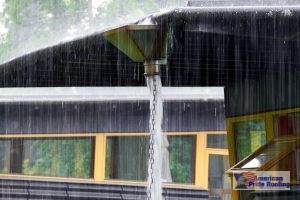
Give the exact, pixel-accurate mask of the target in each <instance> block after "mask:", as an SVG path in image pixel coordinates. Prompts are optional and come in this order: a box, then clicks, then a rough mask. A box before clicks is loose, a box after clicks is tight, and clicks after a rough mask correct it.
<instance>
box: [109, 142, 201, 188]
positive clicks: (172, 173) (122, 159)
mask: <svg viewBox="0 0 300 200" xmlns="http://www.w3.org/2000/svg"><path fill="white" fill-rule="evenodd" d="M148 142H149V139H148V137H146V136H120V137H108V138H107V141H106V167H105V178H106V179H123V180H140V181H145V180H147V167H148V148H149V144H148ZM195 144H196V136H168V137H166V136H163V144H162V179H163V180H162V181H163V182H175V183H193V182H194V166H195Z"/></svg>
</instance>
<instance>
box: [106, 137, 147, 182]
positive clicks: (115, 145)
mask: <svg viewBox="0 0 300 200" xmlns="http://www.w3.org/2000/svg"><path fill="white" fill-rule="evenodd" d="M148 146H149V145H148V137H147V136H123V137H107V141H106V162H105V163H106V167H105V178H106V179H123V180H140V181H145V180H146V179H147V165H148V159H147V158H148Z"/></svg>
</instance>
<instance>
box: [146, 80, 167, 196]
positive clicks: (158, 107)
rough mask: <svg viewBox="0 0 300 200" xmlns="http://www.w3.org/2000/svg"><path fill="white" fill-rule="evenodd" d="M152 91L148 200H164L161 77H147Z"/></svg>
mask: <svg viewBox="0 0 300 200" xmlns="http://www.w3.org/2000/svg"><path fill="white" fill-rule="evenodd" d="M146 81H147V86H148V88H149V90H150V98H151V99H150V120H149V129H150V147H149V160H148V181H147V200H162V187H161V180H162V179H161V169H162V153H161V152H162V131H161V125H162V115H163V105H162V98H161V87H162V85H161V80H160V76H159V75H151V76H146Z"/></svg>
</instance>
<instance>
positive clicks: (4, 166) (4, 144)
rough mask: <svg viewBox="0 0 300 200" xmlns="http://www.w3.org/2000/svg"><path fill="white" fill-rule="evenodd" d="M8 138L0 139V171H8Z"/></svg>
mask: <svg viewBox="0 0 300 200" xmlns="http://www.w3.org/2000/svg"><path fill="white" fill-rule="evenodd" d="M10 142H11V141H10V140H0V173H9V172H10Z"/></svg>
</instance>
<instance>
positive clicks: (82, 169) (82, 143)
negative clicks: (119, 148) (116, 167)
mask: <svg viewBox="0 0 300 200" xmlns="http://www.w3.org/2000/svg"><path fill="white" fill-rule="evenodd" d="M93 146H94V139H93V138H47V139H46V138H45V139H34V138H33V139H22V138H20V139H5V140H0V149H4V151H1V153H0V159H1V160H5V161H6V162H4V164H3V163H2V162H1V164H0V167H1V169H0V171H1V173H16V174H24V175H38V176H57V177H74V178H90V177H92V174H93V173H92V170H93V167H91V166H92V165H93V149H94V148H93ZM9 163H11V164H9Z"/></svg>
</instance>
